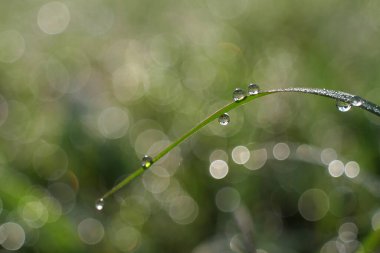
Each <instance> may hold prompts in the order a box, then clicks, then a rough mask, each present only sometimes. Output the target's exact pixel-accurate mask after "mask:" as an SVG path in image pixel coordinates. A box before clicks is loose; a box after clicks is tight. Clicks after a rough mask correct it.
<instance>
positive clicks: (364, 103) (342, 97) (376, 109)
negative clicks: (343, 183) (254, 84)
mask: <svg viewBox="0 0 380 253" xmlns="http://www.w3.org/2000/svg"><path fill="white" fill-rule="evenodd" d="M284 92H297V93H304V94H312V95H318V96H324V97H329V98H332V99H335V100H339V101H342V102H345V103H349V104H350V103H351V102H352V100H353V99H360V101H361V104H360V105H359V106H357V107H360V108H362V109H364V110H367V111H369V112H371V113H373V114H375V115H377V116H380V106H379V105H377V104H374V103H372V102H370V101H368V100H366V99H363V98H361V97H358V96H355V95H352V94H349V93H346V92H342V91H335V90H327V89H318V88H284V89H272V90H266V91H260V92H259V93H258V94H255V95H250V96H247V97H246V98H245V99H244V100H241V101H236V102H231V103H229V104H227V105H225V106H224V107H222V108H220V109H219V110H217V111H216V112H214V113H213V114H211V115H210V116H208V117H207V118H206V119H204V120H203V121H201V122H200V123H199V124H198V125H196V126H195V127H193V128H192V129H190V130H189V131H188V132H186V133H185V134H184V135H182V136H181V137H180V138H178V139H177V140H176V141H174V142H173V143H172V144H170V145H169V146H167V147H166V148H165V149H164V150H162V151H161V152H160V153H159V154H158V155H157V156H155V157H154V158H153V163H155V162H157V161H158V160H160V159H161V158H162V157H163V156H165V155H166V154H167V153H169V152H170V151H171V150H172V149H174V148H175V147H176V146H178V145H179V144H181V143H182V142H183V141H185V140H186V139H187V138H189V137H190V136H191V135H193V134H195V133H196V132H197V131H198V130H200V129H201V128H203V127H204V126H206V125H208V124H209V123H210V122H212V121H214V120H215V119H217V118H218V117H219V116H220V115H222V114H223V113H226V112H229V111H231V110H233V109H235V108H237V107H240V106H242V105H244V104H246V103H248V102H250V101H252V100H255V99H257V98H259V97H264V96H267V95H270V94H275V93H284ZM146 169H147V168H143V167H140V168H138V169H137V170H136V171H134V172H133V173H132V174H130V175H129V176H127V177H126V178H125V179H124V180H123V181H121V182H120V183H118V184H117V185H115V186H114V187H113V188H112V189H110V190H109V191H108V192H106V193H105V194H104V195H103V196H102V197H101V199H103V200H104V199H105V198H107V197H109V196H111V195H112V194H114V193H115V192H116V191H118V190H120V189H121V188H123V187H124V186H126V185H127V184H128V183H130V182H131V181H132V180H133V179H135V178H136V177H138V176H140V175H141V174H142V173H144V171H145V170H146Z"/></svg>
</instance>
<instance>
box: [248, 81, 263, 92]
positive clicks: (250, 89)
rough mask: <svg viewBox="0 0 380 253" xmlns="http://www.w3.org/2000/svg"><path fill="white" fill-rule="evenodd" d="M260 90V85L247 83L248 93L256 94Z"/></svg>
mask: <svg viewBox="0 0 380 253" xmlns="http://www.w3.org/2000/svg"><path fill="white" fill-rule="evenodd" d="M259 91H260V87H259V86H258V85H257V84H254V83H250V84H249V85H248V95H256V94H258V93H259Z"/></svg>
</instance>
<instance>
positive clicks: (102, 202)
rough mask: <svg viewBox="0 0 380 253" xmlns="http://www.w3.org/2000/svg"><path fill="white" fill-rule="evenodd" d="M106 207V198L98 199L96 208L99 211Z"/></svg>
mask: <svg viewBox="0 0 380 253" xmlns="http://www.w3.org/2000/svg"><path fill="white" fill-rule="evenodd" d="M103 207H104V199H102V198H101V199H98V200H97V201H96V202H95V208H96V209H97V210H99V211H101V210H102V209H103Z"/></svg>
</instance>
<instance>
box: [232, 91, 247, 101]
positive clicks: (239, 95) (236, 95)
mask: <svg viewBox="0 0 380 253" xmlns="http://www.w3.org/2000/svg"><path fill="white" fill-rule="evenodd" d="M232 97H233V99H234V101H235V102H239V101H242V100H244V99H245V91H244V90H243V89H240V88H236V89H235V90H234V92H233V93H232Z"/></svg>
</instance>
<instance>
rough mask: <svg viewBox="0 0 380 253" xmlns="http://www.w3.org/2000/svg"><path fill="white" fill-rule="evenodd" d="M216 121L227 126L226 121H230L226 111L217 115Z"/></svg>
mask: <svg viewBox="0 0 380 253" xmlns="http://www.w3.org/2000/svg"><path fill="white" fill-rule="evenodd" d="M218 121H219V124H221V125H222V126H227V125H228V123H230V115H228V114H227V113H223V114H222V115H220V116H219V118H218Z"/></svg>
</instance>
